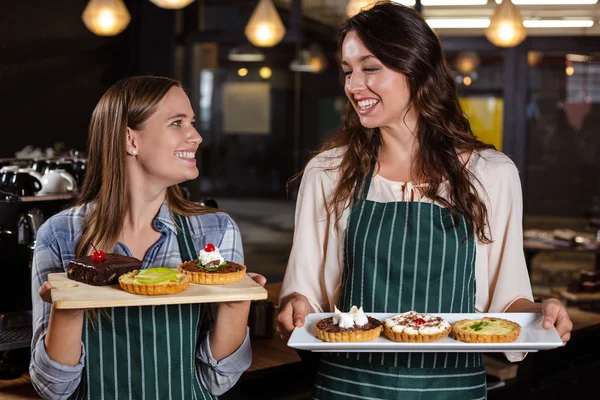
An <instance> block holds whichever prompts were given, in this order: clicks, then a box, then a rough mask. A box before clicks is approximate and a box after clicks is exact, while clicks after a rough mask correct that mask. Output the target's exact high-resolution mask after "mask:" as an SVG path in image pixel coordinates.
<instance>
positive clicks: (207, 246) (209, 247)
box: [204, 243, 215, 253]
mask: <svg viewBox="0 0 600 400" xmlns="http://www.w3.org/2000/svg"><path fill="white" fill-rule="evenodd" d="M204 251H206V252H207V253H210V252H211V251H215V246H214V245H213V244H212V243H209V244H207V245H206V247H204Z"/></svg>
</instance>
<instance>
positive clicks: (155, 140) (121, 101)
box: [29, 76, 265, 399]
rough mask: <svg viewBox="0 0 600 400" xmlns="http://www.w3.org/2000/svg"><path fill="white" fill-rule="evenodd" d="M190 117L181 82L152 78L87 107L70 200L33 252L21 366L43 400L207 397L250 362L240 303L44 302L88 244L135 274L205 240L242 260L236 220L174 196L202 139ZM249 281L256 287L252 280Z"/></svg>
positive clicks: (188, 252)
mask: <svg viewBox="0 0 600 400" xmlns="http://www.w3.org/2000/svg"><path fill="white" fill-rule="evenodd" d="M194 122H195V117H194V112H193V109H192V107H191V104H190V101H189V98H188V96H187V95H186V93H185V92H184V90H183V89H182V87H181V85H180V83H179V82H177V81H175V80H172V79H169V78H163V77H153V76H139V77H132V78H127V79H123V80H121V81H119V82H117V83H115V84H114V85H113V86H112V87H111V88H109V89H108V90H107V91H106V93H105V94H104V95H103V96H102V98H101V99H100V101H99V102H98V104H97V106H96V108H95V109H94V112H93V114H92V118H91V123H90V128H89V143H88V146H89V151H88V154H89V156H88V166H87V170H86V176H85V181H84V183H83V187H82V190H81V193H80V195H79V197H78V200H77V202H76V204H75V205H74V206H73V207H71V208H69V209H67V210H64V211H62V212H60V213H58V214H56V215H54V216H52V217H51V218H49V219H48V220H47V221H46V222H45V223H44V224H43V225H42V226H41V227H40V229H39V231H38V234H37V241H36V247H35V251H34V258H33V267H32V293H33V340H32V346H31V347H32V354H31V363H30V368H29V370H30V375H31V380H32V383H33V385H34V387H35V388H36V390H37V391H38V392H39V394H40V395H41V396H42V397H43V398H45V399H64V398H77V399H79V398H99V399H103V398H117V397H125V398H136V399H140V398H145V399H166V398H174V399H209V398H215V397H214V396H218V395H220V394H222V393H224V392H225V391H227V390H228V389H229V388H231V386H232V385H233V384H234V383H235V382H236V381H237V380H238V379H239V377H240V375H241V374H242V372H243V371H244V370H246V369H247V368H248V367H249V366H250V363H251V358H252V354H251V349H250V344H249V337H248V328H247V321H248V313H249V309H250V302H249V301H244V302H230V303H218V305H214V307H210V306H209V305H206V304H181V305H169V306H142V307H118V308H109V309H103V310H102V312H91V313H87V316H86V315H85V314H86V313H85V312H84V310H64V309H57V308H56V307H54V306H53V305H52V299H51V296H50V284H49V283H48V282H47V277H48V274H49V273H53V272H65V271H66V268H67V265H68V264H69V261H70V260H72V259H74V258H77V257H80V256H84V255H88V254H90V253H91V252H92V249H91V248H90V246H89V243H90V242H91V243H93V244H94V245H95V247H96V248H98V249H100V250H103V251H105V252H107V253H116V254H122V255H127V256H133V257H136V258H138V259H140V260H142V262H143V264H142V268H143V269H146V268H151V267H159V266H160V267H170V268H177V266H178V265H179V264H180V263H181V262H182V261H187V260H191V259H197V254H198V252H199V251H200V250H201V249H203V248H204V246H205V245H206V244H208V243H212V244H214V245H216V246H217V247H218V248H219V250H220V252H221V255H222V256H223V257H224V258H225V259H227V260H231V261H234V262H239V263H243V250H242V243H241V236H240V232H239V230H238V227H237V225H236V223H235V222H234V221H233V220H232V219H231V218H230V217H229V216H228V215H227V214H225V213H223V212H220V211H219V210H216V209H212V208H207V207H203V206H200V205H199V204H197V203H193V202H190V201H187V200H185V199H184V198H183V196H182V194H181V191H180V189H179V187H178V184H180V183H181V182H184V181H187V180H191V179H194V178H196V177H197V176H198V169H197V167H196V159H195V154H196V151H197V150H198V146H199V145H200V143H201V142H202V138H201V136H200V135H199V134H198V132H197V131H196V129H195V128H194ZM251 275H252V276H253V278H254V279H255V280H256V281H257V282H258V283H260V284H262V285H264V283H265V278H264V277H263V276H261V275H257V274H251ZM38 293H39V294H38ZM211 308H215V309H216V310H217V311H216V316H215V318H212V315H213V314H214V313H213V312H211Z"/></svg>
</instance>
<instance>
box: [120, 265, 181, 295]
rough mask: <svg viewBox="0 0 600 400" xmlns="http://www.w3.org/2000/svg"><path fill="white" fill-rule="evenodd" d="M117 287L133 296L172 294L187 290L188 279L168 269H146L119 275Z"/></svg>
mask: <svg viewBox="0 0 600 400" xmlns="http://www.w3.org/2000/svg"><path fill="white" fill-rule="evenodd" d="M119 285H120V286H121V289H123V290H125V291H126V292H129V293H133V294H144V295H161V294H173V293H177V292H181V291H183V290H185V289H187V288H188V287H189V286H190V277H189V276H187V275H184V274H180V273H178V272H177V270H174V269H170V268H148V269H143V270H134V271H132V272H128V273H126V274H123V275H121V276H120V277H119Z"/></svg>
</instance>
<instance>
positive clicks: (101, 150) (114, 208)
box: [74, 76, 215, 257]
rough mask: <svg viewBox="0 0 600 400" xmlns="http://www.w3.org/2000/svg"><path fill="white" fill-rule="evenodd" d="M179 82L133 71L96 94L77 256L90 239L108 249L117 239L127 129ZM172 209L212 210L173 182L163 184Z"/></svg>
mask: <svg viewBox="0 0 600 400" xmlns="http://www.w3.org/2000/svg"><path fill="white" fill-rule="evenodd" d="M175 86H176V87H180V88H181V87H182V85H181V83H180V82H178V81H176V80H173V79H170V78H165V77H157V76H136V77H131V78H126V79H122V80H120V81H118V82H116V83H115V84H114V85H113V86H111V87H110V88H109V89H108V90H107V91H106V92H105V93H104V95H103V96H102V98H100V101H99V102H98V104H97V105H96V108H95V109H94V111H93V113H92V118H91V121H90V126H89V136H88V163H87V168H86V173H85V178H84V182H83V185H82V188H81V192H80V194H79V197H78V199H77V201H76V202H75V204H74V206H81V205H84V204H88V203H91V204H93V207H91V209H90V211H89V212H88V214H87V216H86V219H85V224H84V227H83V232H82V235H81V239H80V240H79V242H78V244H77V250H76V255H77V257H81V256H84V255H86V254H89V253H90V252H91V250H92V249H91V247H90V246H89V243H90V241H91V242H92V243H94V246H95V247H96V248H98V249H101V250H103V251H105V252H112V251H113V250H114V247H115V245H116V243H117V241H118V238H119V235H120V232H121V229H122V227H123V222H124V219H125V215H126V212H127V209H128V207H129V203H130V199H129V194H128V193H129V192H128V190H126V188H127V185H128V182H127V175H126V174H125V159H126V143H127V128H128V127H129V128H131V129H134V130H143V129H144V124H145V123H146V121H147V120H148V118H150V116H152V114H154V112H155V111H156V108H157V105H158V103H159V102H160V101H161V100H162V98H163V97H164V96H165V95H166V94H167V92H168V91H169V90H170V89H171V88H172V87H175ZM166 200H167V203H168V205H169V209H170V210H171V212H175V213H177V214H180V215H200V214H206V213H210V212H214V211H215V209H212V208H208V207H203V206H201V205H199V204H198V203H194V202H191V201H187V200H185V199H184V197H183V195H182V193H181V190H180V189H179V186H178V185H173V186H171V187H169V188H167V194H166Z"/></svg>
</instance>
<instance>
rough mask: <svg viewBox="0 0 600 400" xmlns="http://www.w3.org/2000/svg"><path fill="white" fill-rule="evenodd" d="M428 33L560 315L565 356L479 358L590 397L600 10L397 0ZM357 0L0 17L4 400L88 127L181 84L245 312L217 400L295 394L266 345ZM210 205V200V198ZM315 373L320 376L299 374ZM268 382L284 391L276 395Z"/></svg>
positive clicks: (285, 363)
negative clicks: (171, 81)
mask: <svg viewBox="0 0 600 400" xmlns="http://www.w3.org/2000/svg"><path fill="white" fill-rule="evenodd" d="M396 1H397V2H399V3H403V4H405V5H407V6H410V7H415V8H416V9H417V10H418V11H419V12H421V13H422V15H423V16H424V17H425V19H426V20H427V22H428V23H429V24H430V25H431V27H432V28H434V29H435V31H436V32H437V33H438V35H439V37H440V39H441V41H442V43H443V46H444V48H445V51H446V56H447V59H448V62H449V65H450V66H451V68H452V71H453V73H454V76H455V79H456V82H457V84H458V89H459V92H460V96H461V102H462V105H463V107H464V110H465V111H466V113H467V115H468V117H469V119H470V121H471V125H472V128H473V131H474V132H475V134H476V135H477V136H478V137H479V138H480V139H482V140H483V141H485V142H488V143H492V144H494V145H495V146H496V148H497V149H498V150H501V151H503V152H504V153H506V154H507V155H508V156H509V157H510V158H511V159H512V160H513V161H514V162H515V164H516V165H517V167H518V169H519V172H520V174H521V181H522V187H523V196H524V220H523V228H524V248H523V251H524V252H525V255H526V258H527V262H528V269H529V273H530V277H531V281H532V285H533V289H534V295H535V296H536V299H538V300H543V299H545V298H547V297H550V296H553V297H557V298H560V299H561V300H563V301H565V302H566V303H567V305H568V306H569V311H570V312H571V316H572V318H573V320H574V323H575V329H574V331H573V335H572V340H571V342H570V343H569V344H568V346H566V347H564V348H560V349H556V350H552V351H540V352H535V353H531V354H529V355H528V356H527V358H526V359H525V360H524V361H523V362H521V363H515V364H511V363H508V362H507V361H506V359H505V358H503V356H502V354H501V353H490V354H486V358H485V360H486V370H487V372H488V394H489V398H490V399H504V398H509V397H512V398H528V399H538V398H540V399H541V398H557V397H559V396H561V397H562V396H569V395H571V396H572V395H574V394H575V395H576V394H578V393H582V391H584V390H588V389H591V390H593V391H592V393H594V392H595V389H596V385H595V381H594V380H595V379H597V377H598V376H599V373H600V353H599V352H600V350H598V349H599V347H598V345H597V344H598V343H597V342H598V339H599V338H600V277H599V276H600V275H598V269H599V268H600V255H599V254H600V249H599V248H600V246H599V241H600V162H599V160H598V157H599V155H600V4H599V3H598V1H597V0H564V1H563V0H547V1H543V0H539V1H537V0H512V2H511V1H509V0H504V1H502V0H396ZM368 3H369V1H360V0H359V1H356V0H53V1H41V0H3V1H1V2H0V98H1V99H2V100H1V106H0V121H1V123H0V135H1V136H0V137H1V138H2V146H0V191H1V192H0V259H1V260H2V264H1V265H2V281H3V282H4V285H3V287H4V288H3V289H2V290H0V399H4V398H10V399H36V398H39V396H38V395H37V394H36V393H35V391H34V390H33V388H32V387H31V384H30V382H29V376H28V374H27V365H28V362H29V358H28V357H29V346H30V341H31V313H30V310H31V295H32V293H31V292H30V286H29V285H30V278H29V276H30V262H31V255H32V251H33V249H34V247H35V236H36V232H37V229H38V228H39V226H40V225H41V224H42V223H43V222H44V221H45V220H46V219H47V218H48V217H50V216H51V215H53V214H55V213H56V212H58V211H60V210H61V209H63V208H64V207H67V206H68V205H69V203H70V201H72V200H73V199H74V198H75V197H76V196H77V193H78V187H79V186H80V184H81V182H82V179H83V177H84V176H85V167H86V162H87V160H86V139H87V128H88V123H89V119H90V116H91V112H92V110H93V108H94V106H95V105H96V102H97V101H98V100H99V98H100V96H101V95H102V94H103V92H104V91H105V90H106V89H107V88H108V87H109V86H110V85H112V84H113V83H114V82H115V81H117V80H118V79H120V78H123V77H127V76H132V75H142V74H151V75H164V76H170V77H174V78H177V79H179V80H181V81H182V82H183V84H184V86H185V88H186V90H187V92H188V94H189V95H190V98H191V100H192V104H193V107H194V108H195V110H196V115H197V116H198V118H197V128H198V130H199V132H200V133H201V135H202V136H203V139H204V141H203V143H202V145H201V146H200V150H199V152H198V155H197V164H198V168H199V170H200V176H199V178H197V179H196V180H194V181H191V182H188V183H185V184H183V185H182V186H183V188H184V189H185V192H186V193H187V194H188V196H189V198H190V199H192V200H194V201H198V202H205V203H207V204H215V203H216V204H218V207H219V208H221V209H223V210H224V211H226V212H228V213H230V214H231V215H232V216H233V218H234V219H235V220H236V221H237V222H238V224H239V226H240V229H241V232H242V237H243V242H244V251H245V257H246V264H247V265H248V266H249V269H250V270H252V271H256V272H259V273H262V274H263V275H265V276H266V277H267V278H268V284H267V289H268V290H269V299H268V300H266V301H264V302H256V304H253V307H252V313H251V315H250V320H249V324H250V327H251V333H252V336H253V345H252V346H253V353H254V362H253V364H252V367H251V368H250V369H249V370H248V371H247V372H245V373H244V375H243V376H242V378H241V379H240V381H239V382H238V384H237V385H236V386H235V387H234V388H233V389H232V390H231V391H230V392H228V393H227V394H225V395H224V396H222V398H223V399H238V398H239V399H247V398H261V399H271V398H272V399H306V398H310V396H309V393H310V386H311V383H312V379H313V375H312V374H314V370H313V369H312V367H311V363H312V362H313V359H312V358H311V357H310V354H305V353H303V352H300V351H296V350H294V349H292V348H289V347H287V346H286V343H285V342H284V341H282V340H280V339H279V337H278V336H277V335H276V334H274V332H273V318H274V317H275V315H276V313H277V296H278V293H279V288H280V282H281V280H282V278H283V274H284V272H285V266H286V261H287V257H288V255H289V250H290V248H291V241H292V235H293V224H294V220H293V219H294V207H295V199H296V196H295V187H293V186H292V187H290V188H289V190H287V188H286V183H287V181H288V179H289V178H291V177H292V176H293V175H294V174H295V173H297V172H299V171H300V169H301V168H302V166H303V164H304V162H305V161H306V160H307V158H308V157H309V155H310V151H312V150H314V149H316V147H317V146H318V145H319V144H320V143H321V142H322V140H323V139H324V138H326V137H327V136H328V135H329V134H331V133H332V132H334V131H335V130H336V129H338V128H339V127H340V126H341V124H342V120H341V110H342V109H343V108H344V105H345V104H346V97H345V95H344V92H343V88H342V87H341V85H340V74H339V72H340V71H339V65H338V63H337V54H336V36H335V34H336V27H337V26H338V25H339V24H340V23H341V22H343V21H344V19H345V18H347V17H348V16H349V15H352V13H354V12H356V11H357V10H358V9H360V7H364V6H367V5H368ZM209 202H212V203H209ZM311 371H312V374H311ZM274 382H277V384H274Z"/></svg>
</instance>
